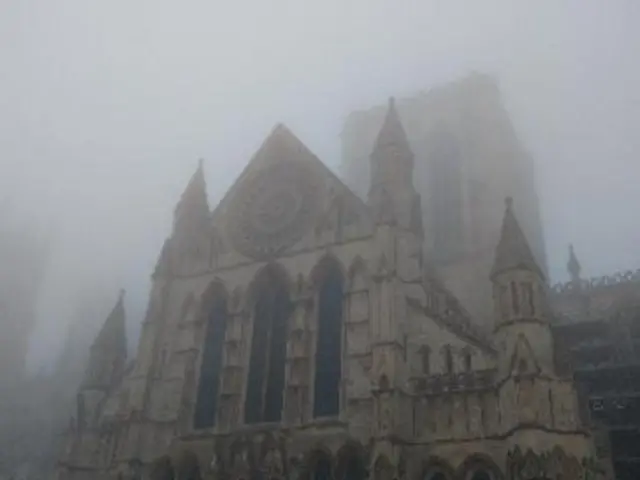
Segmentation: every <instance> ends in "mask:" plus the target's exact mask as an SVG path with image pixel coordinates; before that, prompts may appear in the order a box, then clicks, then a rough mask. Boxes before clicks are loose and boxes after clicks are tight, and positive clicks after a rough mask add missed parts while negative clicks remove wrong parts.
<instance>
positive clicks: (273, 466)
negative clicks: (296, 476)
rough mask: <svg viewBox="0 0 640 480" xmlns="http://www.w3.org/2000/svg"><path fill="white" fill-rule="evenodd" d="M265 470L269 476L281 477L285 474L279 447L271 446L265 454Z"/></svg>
mask: <svg viewBox="0 0 640 480" xmlns="http://www.w3.org/2000/svg"><path fill="white" fill-rule="evenodd" d="M264 471H265V473H266V474H267V478H280V477H281V476H282V475H283V474H284V466H283V463H282V454H281V453H280V450H278V448H271V449H269V451H267V453H266V455H265V456H264Z"/></svg>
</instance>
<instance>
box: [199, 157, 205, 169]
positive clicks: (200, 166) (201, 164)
mask: <svg viewBox="0 0 640 480" xmlns="http://www.w3.org/2000/svg"><path fill="white" fill-rule="evenodd" d="M202 167H204V159H203V158H199V159H198V168H199V169H202Z"/></svg>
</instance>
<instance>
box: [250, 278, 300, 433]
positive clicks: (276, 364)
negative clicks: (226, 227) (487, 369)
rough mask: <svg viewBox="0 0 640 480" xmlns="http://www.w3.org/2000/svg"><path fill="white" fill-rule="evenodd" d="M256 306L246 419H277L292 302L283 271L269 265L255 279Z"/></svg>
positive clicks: (280, 400)
mask: <svg viewBox="0 0 640 480" xmlns="http://www.w3.org/2000/svg"><path fill="white" fill-rule="evenodd" d="M253 291H254V292H255V293H254V294H255V308H254V313H253V336H252V340H251V357H250V359H249V376H248V379H247V396H246V400H245V410H244V417H245V422H246V423H259V422H278V421H280V419H281V417H282V397H283V389H284V372H285V360H286V341H287V339H286V335H287V319H288V317H289V314H290V313H291V302H290V300H289V292H288V290H287V282H286V278H285V276H284V274H283V272H281V271H279V270H278V269H277V268H276V267H274V266H271V265H269V266H267V267H266V268H265V269H264V270H263V271H262V272H260V274H259V276H258V278H257V279H256V280H255V281H254V285H253Z"/></svg>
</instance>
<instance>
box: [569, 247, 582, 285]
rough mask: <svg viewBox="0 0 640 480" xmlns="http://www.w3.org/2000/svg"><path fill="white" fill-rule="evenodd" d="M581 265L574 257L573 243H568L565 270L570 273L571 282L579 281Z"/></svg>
mask: <svg viewBox="0 0 640 480" xmlns="http://www.w3.org/2000/svg"><path fill="white" fill-rule="evenodd" d="M581 269H582V267H581V266H580V262H579V261H578V258H577V257H576V252H575V251H574V249H573V244H570V245H569V261H568V262H567V271H568V272H569V275H571V281H572V282H579V281H580V270H581Z"/></svg>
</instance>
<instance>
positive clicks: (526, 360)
mask: <svg viewBox="0 0 640 480" xmlns="http://www.w3.org/2000/svg"><path fill="white" fill-rule="evenodd" d="M509 372H510V373H511V375H513V376H519V375H531V374H538V373H540V365H539V363H538V360H537V358H536V356H535V354H534V353H533V349H532V348H531V344H530V343H529V340H528V339H527V337H525V336H524V335H523V334H520V335H518V340H517V341H516V344H515V346H514V347H513V352H512V353H511V359H510V361H509Z"/></svg>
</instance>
